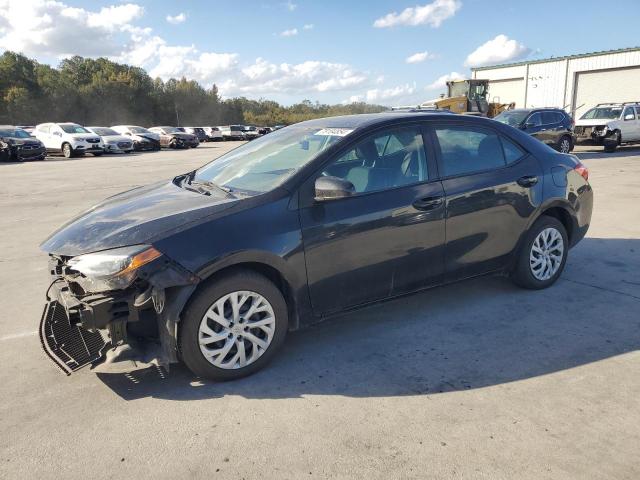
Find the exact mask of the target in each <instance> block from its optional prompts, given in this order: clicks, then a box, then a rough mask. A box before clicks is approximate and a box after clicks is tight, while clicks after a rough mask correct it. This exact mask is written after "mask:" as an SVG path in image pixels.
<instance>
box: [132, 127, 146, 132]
mask: <svg viewBox="0 0 640 480" xmlns="http://www.w3.org/2000/svg"><path fill="white" fill-rule="evenodd" d="M129 131H130V132H131V133H151V132H150V131H149V130H147V129H146V128H142V127H129Z"/></svg>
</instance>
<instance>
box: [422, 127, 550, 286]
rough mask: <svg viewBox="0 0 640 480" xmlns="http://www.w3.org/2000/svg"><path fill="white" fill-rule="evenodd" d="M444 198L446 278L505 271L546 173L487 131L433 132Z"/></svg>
mask: <svg viewBox="0 0 640 480" xmlns="http://www.w3.org/2000/svg"><path fill="white" fill-rule="evenodd" d="M434 137H435V139H436V141H435V142H434V143H435V145H436V152H437V154H438V168H439V171H440V173H441V176H442V177H443V178H442V185H443V187H444V191H445V195H446V209H447V223H446V225H447V227H446V228H447V246H446V267H445V268H446V278H447V280H458V279H461V278H467V277H471V276H474V275H479V274H482V273H486V272H490V271H493V270H498V269H501V268H504V267H505V266H506V265H507V262H508V261H509V259H510V258H511V254H512V252H513V251H514V249H515V248H516V245H517V242H518V240H519V238H520V235H521V234H522V232H524V230H525V228H526V225H527V223H528V221H529V218H530V216H531V215H532V214H533V212H534V211H535V209H536V208H537V206H538V205H539V204H540V202H541V199H542V173H543V172H542V168H541V166H540V164H539V163H538V161H537V160H536V159H535V158H534V157H532V156H531V155H528V154H527V153H526V152H525V151H524V150H523V149H522V148H520V147H519V146H518V145H516V144H515V143H514V142H512V141H511V140H509V139H508V138H506V137H504V136H503V135H500V134H498V133H497V132H496V131H494V130H493V129H490V128H488V127H476V126H471V125H455V124H451V125H448V126H444V125H443V126H438V127H436V128H434Z"/></svg>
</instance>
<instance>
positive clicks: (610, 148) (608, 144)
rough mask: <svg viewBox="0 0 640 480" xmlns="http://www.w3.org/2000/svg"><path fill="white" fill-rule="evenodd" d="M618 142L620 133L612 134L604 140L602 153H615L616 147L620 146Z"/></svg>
mask: <svg viewBox="0 0 640 480" xmlns="http://www.w3.org/2000/svg"><path fill="white" fill-rule="evenodd" d="M620 140H621V137H620V132H617V131H616V132H613V135H611V136H610V137H609V138H605V139H604V151H605V152H607V153H613V152H615V151H616V148H618V145H620Z"/></svg>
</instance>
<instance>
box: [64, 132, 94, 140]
mask: <svg viewBox="0 0 640 480" xmlns="http://www.w3.org/2000/svg"><path fill="white" fill-rule="evenodd" d="M67 135H69V136H70V137H71V138H73V139H74V140H87V139H88V138H98V139H99V138H100V135H96V134H95V133H68V134H67Z"/></svg>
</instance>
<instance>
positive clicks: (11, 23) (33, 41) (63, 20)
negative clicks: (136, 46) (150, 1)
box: [0, 0, 144, 57]
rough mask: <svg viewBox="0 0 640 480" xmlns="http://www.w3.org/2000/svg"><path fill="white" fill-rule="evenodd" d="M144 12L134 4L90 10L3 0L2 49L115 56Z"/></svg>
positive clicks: (44, 2) (37, 1)
mask: <svg viewBox="0 0 640 480" xmlns="http://www.w3.org/2000/svg"><path fill="white" fill-rule="evenodd" d="M143 13H144V9H143V8H142V7H141V6H139V5H136V4H132V3H127V4H121V5H113V6H109V7H103V8H101V9H100V10H99V11H89V10H85V9H83V8H75V7H69V6H68V5H66V4H64V3H62V2H58V1H48V0H29V1H27V0H24V1H20V2H16V1H11V0H0V49H5V50H13V51H18V52H22V53H24V54H26V55H33V56H36V55H37V56H39V57H47V56H48V57H66V56H70V55H84V56H101V55H115V54H118V53H119V52H120V51H121V49H122V38H121V34H122V32H125V31H127V28H132V26H131V22H132V21H134V20H136V19H138V18H139V17H141V16H142V15H143Z"/></svg>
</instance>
